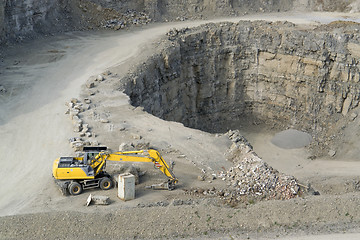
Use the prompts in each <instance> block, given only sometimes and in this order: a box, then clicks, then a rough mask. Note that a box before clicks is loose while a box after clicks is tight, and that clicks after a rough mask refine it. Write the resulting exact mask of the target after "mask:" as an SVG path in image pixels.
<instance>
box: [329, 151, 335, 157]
mask: <svg viewBox="0 0 360 240" xmlns="http://www.w3.org/2000/svg"><path fill="white" fill-rule="evenodd" d="M328 155H329V156H330V157H334V156H335V155H336V151H334V150H330V151H329V152H328Z"/></svg>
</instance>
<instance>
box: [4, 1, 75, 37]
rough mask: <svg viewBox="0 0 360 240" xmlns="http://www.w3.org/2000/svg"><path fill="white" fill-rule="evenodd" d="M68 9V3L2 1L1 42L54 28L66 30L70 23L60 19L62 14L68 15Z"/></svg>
mask: <svg viewBox="0 0 360 240" xmlns="http://www.w3.org/2000/svg"><path fill="white" fill-rule="evenodd" d="M68 7H69V4H68V2H67V1H57V0H27V1H23V0H12V1H6V0H1V1H0V40H4V39H5V38H14V37H15V36H19V35H24V34H28V33H30V32H34V31H35V32H36V31H40V32H49V31H50V30H51V28H54V27H55V28H59V27H61V28H63V29H64V30H65V29H66V24H69V23H70V22H69V21H66V19H64V18H63V19H59V17H60V15H61V13H64V14H65V13H66V11H67V8H68ZM68 17H70V16H68Z"/></svg>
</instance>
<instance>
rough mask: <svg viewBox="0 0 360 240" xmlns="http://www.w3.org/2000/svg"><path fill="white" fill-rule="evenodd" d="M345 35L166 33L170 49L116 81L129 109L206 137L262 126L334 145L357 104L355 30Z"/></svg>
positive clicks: (236, 29) (251, 26) (266, 26)
mask: <svg viewBox="0 0 360 240" xmlns="http://www.w3.org/2000/svg"><path fill="white" fill-rule="evenodd" d="M345 25H346V27H347V29H348V30H345V31H344V33H341V34H340V33H337V31H336V28H334V29H335V30H333V28H332V27H333V26H332V24H330V25H328V26H326V27H323V29H317V30H316V31H313V30H290V29H294V27H295V26H294V25H293V24H290V23H286V22H285V23H274V24H271V23H265V22H253V23H251V22H247V21H245V22H240V23H238V24H232V23H223V24H218V25H213V24H209V25H206V26H203V27H200V28H197V29H195V30H187V29H183V30H172V31H171V32H169V34H168V38H169V40H168V42H169V45H170V47H169V48H167V49H166V50H164V51H163V52H161V53H160V54H157V55H155V56H152V57H151V58H150V59H149V60H148V61H147V62H146V63H145V64H144V65H141V66H139V67H138V69H137V70H135V71H134V73H133V74H131V75H129V76H127V77H126V78H125V79H123V81H124V82H127V86H126V89H125V92H126V93H127V94H128V95H129V96H130V99H131V101H132V104H133V105H135V106H139V105H141V106H143V107H144V109H145V110H146V111H148V112H149V113H152V114H154V115H156V116H158V117H161V118H163V119H166V120H171V121H178V122H182V123H183V124H184V125H186V126H189V127H193V128H198V129H201V130H205V131H210V132H224V131H226V130H228V129H234V128H238V127H239V126H240V125H244V124H246V123H253V122H260V123H261V122H263V123H266V124H268V125H271V126H278V127H281V128H286V127H295V128H298V129H303V130H306V131H307V132H309V133H312V135H313V136H315V138H316V139H315V140H317V142H320V144H321V143H324V142H326V141H327V140H329V139H333V138H334V136H333V134H335V133H337V131H338V130H339V128H340V127H341V126H338V125H337V122H338V121H339V120H343V119H346V118H350V114H349V112H350V111H352V109H354V108H356V107H357V106H358V105H359V99H360V86H359V80H360V78H359V77H360V75H359V72H360V71H359V70H360V66H359V63H358V52H357V49H360V39H359V37H358V36H359V35H358V34H357V33H358V32H359V30H358V29H359V26H358V25H357V24H350V26H347V24H345Z"/></svg>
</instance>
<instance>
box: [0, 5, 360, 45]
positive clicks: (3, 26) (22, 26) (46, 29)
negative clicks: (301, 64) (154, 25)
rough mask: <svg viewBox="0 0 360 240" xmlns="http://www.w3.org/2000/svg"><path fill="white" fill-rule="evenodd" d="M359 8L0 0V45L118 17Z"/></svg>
mask: <svg viewBox="0 0 360 240" xmlns="http://www.w3.org/2000/svg"><path fill="white" fill-rule="evenodd" d="M359 6H360V3H359V1H355V0H340V1H330V0H299V1H294V0H256V1H252V0H180V1H179V0H131V1H130V0H25V1H24V0H11V1H9V0H0V42H2V41H4V40H6V39H16V38H20V39H21V38H23V37H24V36H28V35H32V34H37V33H39V34H48V33H54V32H59V31H69V30H79V29H87V28H98V27H101V26H104V22H105V21H109V20H112V19H119V17H120V19H122V20H124V17H121V16H123V15H124V14H125V15H126V14H127V13H128V12H129V11H131V13H133V12H134V11H135V12H141V13H143V15H144V14H145V15H146V16H147V15H148V16H149V18H151V19H153V20H156V21H167V20H185V19H197V18H198V19H202V18H214V17H218V16H233V15H244V14H247V13H254V12H279V11H289V10H294V9H295V10H316V11H358V10H359V9H360V7H359ZM125 19H126V18H125ZM136 19H137V18H136V17H135V20H136ZM131 20H133V19H131ZM105 25H106V24H105ZM125 25H126V24H125ZM115 29H117V28H115Z"/></svg>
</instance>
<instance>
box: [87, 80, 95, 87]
mask: <svg viewBox="0 0 360 240" xmlns="http://www.w3.org/2000/svg"><path fill="white" fill-rule="evenodd" d="M86 87H87V88H93V87H95V83H94V82H92V81H88V82H86Z"/></svg>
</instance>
